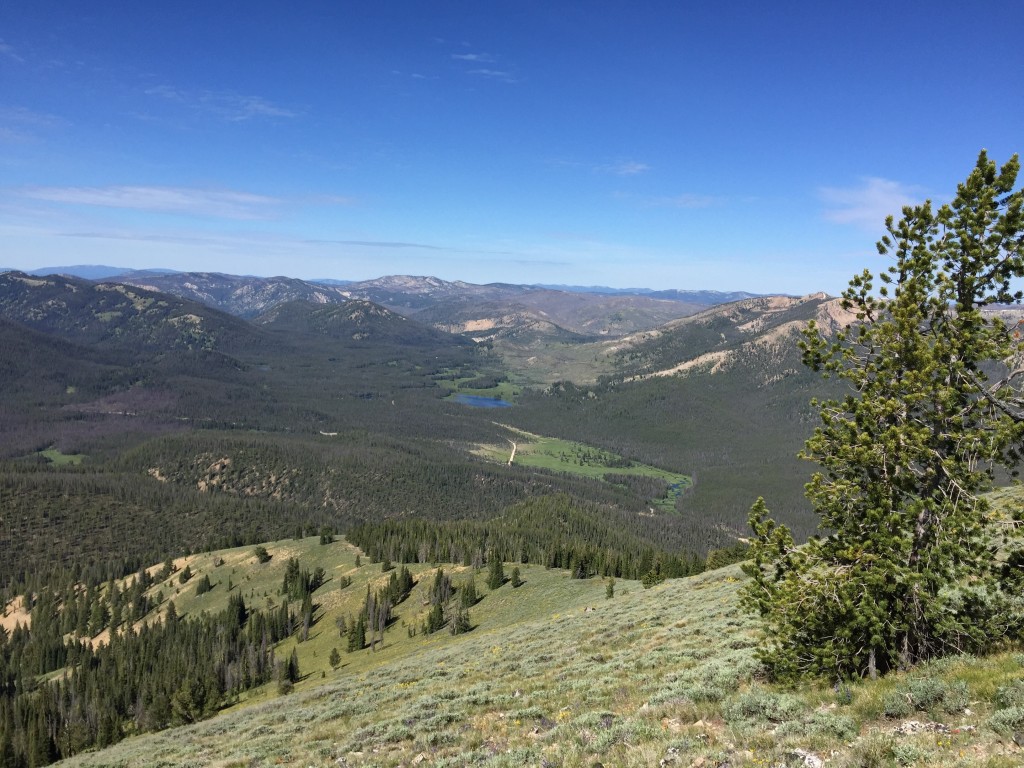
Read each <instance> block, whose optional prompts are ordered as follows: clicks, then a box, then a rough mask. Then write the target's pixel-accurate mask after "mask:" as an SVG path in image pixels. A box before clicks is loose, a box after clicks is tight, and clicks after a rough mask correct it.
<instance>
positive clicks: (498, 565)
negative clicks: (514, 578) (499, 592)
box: [487, 552, 505, 590]
mask: <svg viewBox="0 0 1024 768" xmlns="http://www.w3.org/2000/svg"><path fill="white" fill-rule="evenodd" d="M504 583H505V567H504V565H503V564H502V562H501V557H499V556H498V554H497V553H495V552H492V553H491V559H490V561H489V562H488V564H487V588H488V589H491V590H494V589H498V588H499V587H500V586H501V585H502V584H504Z"/></svg>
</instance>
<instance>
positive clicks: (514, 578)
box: [511, 566, 523, 589]
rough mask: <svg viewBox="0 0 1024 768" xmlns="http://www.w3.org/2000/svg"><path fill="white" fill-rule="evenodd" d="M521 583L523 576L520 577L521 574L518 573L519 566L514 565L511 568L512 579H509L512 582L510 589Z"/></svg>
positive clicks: (516, 587)
mask: <svg viewBox="0 0 1024 768" xmlns="http://www.w3.org/2000/svg"><path fill="white" fill-rule="evenodd" d="M522 583H523V577H522V576H520V574H519V568H518V566H517V567H515V568H513V569H512V580H511V584H512V589H518V588H519V586H520V585H521V584H522Z"/></svg>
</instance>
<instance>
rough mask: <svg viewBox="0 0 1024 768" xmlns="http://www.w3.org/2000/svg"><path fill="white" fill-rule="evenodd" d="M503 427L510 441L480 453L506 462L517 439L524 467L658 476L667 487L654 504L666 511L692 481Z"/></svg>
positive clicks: (483, 448) (592, 448) (595, 474)
mask: <svg viewBox="0 0 1024 768" xmlns="http://www.w3.org/2000/svg"><path fill="white" fill-rule="evenodd" d="M501 426H502V427H503V428H504V429H506V430H508V431H509V433H510V434H512V435H514V437H512V438H508V439H509V441H510V442H507V443H505V444H504V445H501V444H500V443H496V444H491V445H482V446H479V447H478V449H477V452H478V454H479V455H481V456H484V457H486V458H488V459H490V460H492V461H499V462H507V461H508V460H509V457H510V456H511V455H512V444H511V441H513V440H514V442H515V445H516V453H515V458H514V461H515V462H516V463H518V464H522V465H523V466H527V467H538V468H541V469H547V470H550V471H552V472H566V473H568V474H573V475H581V476H583V477H589V478H592V479H595V480H603V481H606V482H608V481H609V478H608V475H613V476H614V475H626V476H634V477H647V478H655V479H658V480H661V481H663V482H664V483H665V484H666V485H667V486H668V488H667V490H666V492H665V495H664V496H662V497H661V498H659V499H655V500H653V503H654V505H655V506H656V507H658V508H659V509H660V510H661V511H664V512H674V511H675V501H676V499H677V498H678V497H679V496H680V494H682V493H683V492H684V491H685V490H686V488H688V487H689V486H690V484H691V482H692V481H691V479H690V478H689V477H688V476H686V475H683V474H680V473H678V472H670V471H668V470H665V469H659V468H658V467H652V466H650V465H648V464H641V463H639V462H636V461H631V460H628V459H624V458H623V457H622V456H619V455H618V454H615V453H612V452H610V451H606V450H603V449H601V448H597V447H595V446H592V445H586V444H584V443H578V442H574V441H572V440H562V439H560V438H557V437H545V436H543V435H536V434H533V433H531V432H526V431H525V430H521V429H516V428H514V427H511V426H508V425H501ZM613 479H614V478H613Z"/></svg>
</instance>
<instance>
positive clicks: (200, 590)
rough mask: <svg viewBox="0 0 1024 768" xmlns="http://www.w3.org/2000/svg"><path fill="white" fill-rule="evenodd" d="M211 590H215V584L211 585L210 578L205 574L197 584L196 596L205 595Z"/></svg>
mask: <svg viewBox="0 0 1024 768" xmlns="http://www.w3.org/2000/svg"><path fill="white" fill-rule="evenodd" d="M211 589H213V584H211V583H210V577H209V576H208V575H206V574H205V573H204V574H203V577H202V578H201V579H200V580H199V581H197V582H196V594H197V595H205V594H206V593H207V592H209V591H210V590H211Z"/></svg>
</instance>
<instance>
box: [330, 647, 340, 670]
mask: <svg viewBox="0 0 1024 768" xmlns="http://www.w3.org/2000/svg"><path fill="white" fill-rule="evenodd" d="M327 663H328V664H330V665H331V669H337V668H338V667H340V666H341V654H340V653H338V649H337V648H331V655H330V656H328V657H327Z"/></svg>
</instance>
